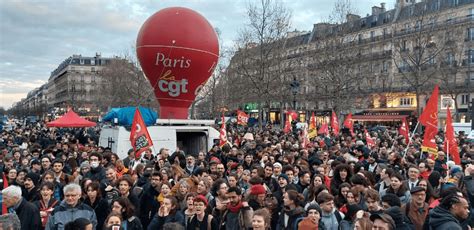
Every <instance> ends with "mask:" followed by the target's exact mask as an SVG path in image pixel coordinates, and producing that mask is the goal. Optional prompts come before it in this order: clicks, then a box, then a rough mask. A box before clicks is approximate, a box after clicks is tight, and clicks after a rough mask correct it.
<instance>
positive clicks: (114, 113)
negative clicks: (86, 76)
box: [102, 106, 158, 126]
mask: <svg viewBox="0 0 474 230" xmlns="http://www.w3.org/2000/svg"><path fill="white" fill-rule="evenodd" d="M135 108H136V107H124V108H112V109H111V110H110V111H109V113H107V114H106V115H105V116H104V117H102V121H110V122H113V121H114V118H117V119H118V124H119V125H122V126H131V125H132V122H133V115H135ZM139 109H140V113H141V114H142V117H143V121H144V122H145V124H146V125H147V126H150V125H153V124H155V122H156V119H158V114H157V113H156V112H155V111H153V110H151V109H149V108H145V107H141V106H140V107H139Z"/></svg>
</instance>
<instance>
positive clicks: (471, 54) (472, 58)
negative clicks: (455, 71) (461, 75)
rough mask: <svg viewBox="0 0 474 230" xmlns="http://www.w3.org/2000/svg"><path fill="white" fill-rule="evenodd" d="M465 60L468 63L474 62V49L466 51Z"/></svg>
mask: <svg viewBox="0 0 474 230" xmlns="http://www.w3.org/2000/svg"><path fill="white" fill-rule="evenodd" d="M467 62H468V63H469V64H474V50H472V49H470V50H468V51H467Z"/></svg>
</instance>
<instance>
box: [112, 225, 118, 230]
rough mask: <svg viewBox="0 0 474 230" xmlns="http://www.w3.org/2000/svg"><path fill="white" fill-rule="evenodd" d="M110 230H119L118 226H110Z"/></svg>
mask: <svg viewBox="0 0 474 230" xmlns="http://www.w3.org/2000/svg"><path fill="white" fill-rule="evenodd" d="M112 230H120V225H114V226H112Z"/></svg>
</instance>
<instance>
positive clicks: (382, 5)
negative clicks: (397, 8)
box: [380, 2, 385, 12]
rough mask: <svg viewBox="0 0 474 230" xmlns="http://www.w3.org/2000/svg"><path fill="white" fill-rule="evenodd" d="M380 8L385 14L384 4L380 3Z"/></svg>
mask: <svg viewBox="0 0 474 230" xmlns="http://www.w3.org/2000/svg"><path fill="white" fill-rule="evenodd" d="M380 8H382V10H383V12H385V2H382V3H380Z"/></svg>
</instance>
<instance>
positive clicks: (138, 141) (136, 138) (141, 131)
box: [130, 108, 153, 158]
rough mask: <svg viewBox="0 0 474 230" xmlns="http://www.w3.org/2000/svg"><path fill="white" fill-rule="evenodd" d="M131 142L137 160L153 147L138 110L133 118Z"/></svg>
mask: <svg viewBox="0 0 474 230" xmlns="http://www.w3.org/2000/svg"><path fill="white" fill-rule="evenodd" d="M130 142H131V143H132V147H133V150H134V151H135V157H136V158H139V157H140V156H141V154H142V152H143V151H145V150H146V149H148V148H150V147H151V146H153V141H152V140H151V137H150V134H149V133H148V129H147V128H146V125H145V122H143V118H142V114H141V113H140V110H139V109H138V108H136V109H135V115H134V116H133V122H132V130H131V131H130Z"/></svg>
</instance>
